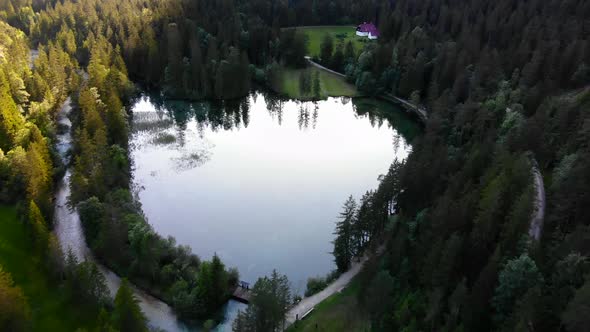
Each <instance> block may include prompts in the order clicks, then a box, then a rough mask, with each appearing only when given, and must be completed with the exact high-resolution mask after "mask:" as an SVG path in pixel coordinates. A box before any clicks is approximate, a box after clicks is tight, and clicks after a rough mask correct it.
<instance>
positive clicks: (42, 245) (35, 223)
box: [29, 201, 49, 255]
mask: <svg viewBox="0 0 590 332" xmlns="http://www.w3.org/2000/svg"><path fill="white" fill-rule="evenodd" d="M29 223H30V225H31V230H32V233H33V241H34V244H35V248H36V249H37V253H39V254H40V255H44V254H46V253H47V245H48V242H49V232H48V231H47V225H46V223H45V219H44V218H43V215H42V214H41V211H40V210H39V208H38V207H37V204H35V202H34V201H31V202H30V204H29Z"/></svg>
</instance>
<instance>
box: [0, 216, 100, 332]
mask: <svg viewBox="0 0 590 332" xmlns="http://www.w3.org/2000/svg"><path fill="white" fill-rule="evenodd" d="M33 252H34V251H33V249H32V246H31V240H30V237H29V234H28V232H27V229H26V227H25V225H24V224H23V223H22V222H20V221H19V220H18V218H17V215H16V209H15V208H13V207H6V206H0V265H2V267H3V269H4V271H6V272H9V273H10V274H11V275H12V279H13V280H14V282H15V284H16V285H18V286H19V287H20V288H21V289H22V290H23V292H24V294H25V296H26V297H27V302H28V303H29V307H30V308H31V314H32V330H33V331H75V330H76V329H77V328H79V327H85V328H92V327H93V325H94V324H93V321H94V320H95V317H96V311H95V310H93V309H90V308H84V307H83V306H82V307H80V305H77V304H73V303H71V302H70V301H69V300H68V297H67V295H66V294H64V293H65V292H64V291H63V289H61V288H60V287H59V286H57V285H55V284H54V283H53V282H51V280H50V279H49V278H48V277H47V275H46V273H45V271H44V268H43V265H42V262H41V260H40V258H39V257H37V256H36V255H34V254H32V253H33Z"/></svg>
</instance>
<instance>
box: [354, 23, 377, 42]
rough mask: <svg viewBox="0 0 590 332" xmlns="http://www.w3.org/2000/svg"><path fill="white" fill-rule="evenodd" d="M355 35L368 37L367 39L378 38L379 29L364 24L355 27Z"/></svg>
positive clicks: (372, 25)
mask: <svg viewBox="0 0 590 332" xmlns="http://www.w3.org/2000/svg"><path fill="white" fill-rule="evenodd" d="M356 35H357V36H360V37H368V38H369V39H377V38H379V29H377V27H376V26H375V24H373V23H372V22H371V23H367V22H364V23H363V24H360V25H359V26H357V27H356Z"/></svg>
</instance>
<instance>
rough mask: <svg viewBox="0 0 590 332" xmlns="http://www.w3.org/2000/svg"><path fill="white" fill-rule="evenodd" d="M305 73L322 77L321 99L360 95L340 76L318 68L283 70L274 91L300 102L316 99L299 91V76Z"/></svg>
mask: <svg viewBox="0 0 590 332" xmlns="http://www.w3.org/2000/svg"><path fill="white" fill-rule="evenodd" d="M303 71H309V72H310V74H311V77H314V75H315V74H316V72H319V75H320V96H319V97H320V98H319V99H325V98H327V97H356V96H358V95H359V93H358V91H357V90H356V88H355V87H354V85H352V84H349V83H348V82H346V80H345V79H344V78H343V77H341V76H338V75H335V74H333V73H330V72H327V71H325V70H321V69H318V68H316V67H308V68H304V69H291V68H282V69H281V71H280V74H279V75H280V78H279V81H280V82H279V83H278V85H279V86H273V89H274V90H275V91H276V92H278V93H280V94H282V95H285V96H287V97H289V98H292V99H299V100H310V99H314V96H313V95H312V93H311V94H303V93H302V92H301V91H300V89H299V76H300V75H301V73H302V72H303Z"/></svg>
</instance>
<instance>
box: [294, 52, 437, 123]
mask: <svg viewBox="0 0 590 332" xmlns="http://www.w3.org/2000/svg"><path fill="white" fill-rule="evenodd" d="M305 60H307V62H308V63H309V64H310V65H312V66H314V67H316V68H319V69H321V70H325V71H327V72H329V73H332V74H334V75H337V76H340V77H342V78H346V75H344V74H342V73H339V72H337V71H335V70H332V69H330V68H326V67H324V66H322V65H320V64H319V63H317V62H315V61H313V60H312V59H311V57H310V56H305ZM378 97H380V98H382V99H385V100H387V101H390V102H393V103H399V104H402V105H403V106H405V107H406V108H407V109H409V110H411V111H413V112H414V113H416V115H418V117H419V118H420V120H421V121H422V122H426V121H427V120H428V112H426V109H425V108H423V107H420V106H419V105H415V104H413V103H411V102H410V101H409V100H406V99H403V98H400V97H396V96H394V95H392V94H390V93H383V94H380V95H378Z"/></svg>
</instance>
